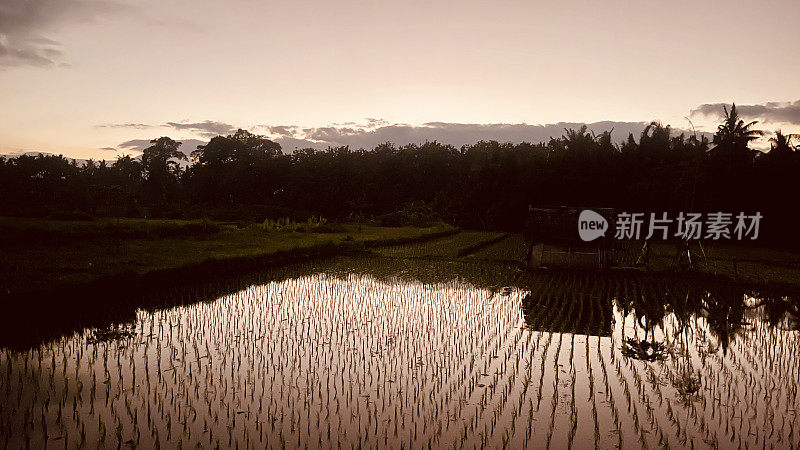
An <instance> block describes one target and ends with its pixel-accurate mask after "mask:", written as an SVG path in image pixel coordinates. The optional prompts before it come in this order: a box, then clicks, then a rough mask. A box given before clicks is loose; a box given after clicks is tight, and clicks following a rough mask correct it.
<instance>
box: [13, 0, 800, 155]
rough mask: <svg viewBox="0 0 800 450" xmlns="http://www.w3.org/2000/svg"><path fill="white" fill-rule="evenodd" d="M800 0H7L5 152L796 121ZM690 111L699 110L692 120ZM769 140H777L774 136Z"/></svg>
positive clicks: (462, 137)
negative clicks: (734, 110) (729, 108)
mask: <svg viewBox="0 0 800 450" xmlns="http://www.w3.org/2000/svg"><path fill="white" fill-rule="evenodd" d="M799 16H800V2H798V1H797V0H775V1H769V0H764V1H735V0H730V1H727V0H726V1H723V0H703V1H699V2H698V1H696V0H694V1H683V0H675V1H670V2H663V1H655V0H638V1H623V0H606V1H603V2H597V1H575V0H560V1H532V0H526V1H502V0H495V1H475V0H460V1H452V2H451V1H436V2H434V1H402V2H399V1H346V0H343V1H330V0H328V1H303V0H294V1H287V2H270V1H250V0H239V1H233V0H232V1H228V2H219V1H206V0H173V1H169V0H138V1H128V0H0V154H15V153H22V152H39V151H41V152H49V153H57V154H64V155H66V156H70V157H77V158H90V157H91V158H95V159H101V158H102V159H113V158H114V157H115V156H116V155H117V154H120V153H135V152H136V151H137V150H140V149H141V148H142V145H146V143H147V142H148V141H149V139H153V138H156V137H159V136H170V137H172V138H174V139H177V140H182V141H183V142H184V150H188V151H191V150H193V148H186V147H193V146H195V145H197V144H198V143H202V142H206V141H207V140H208V139H209V138H210V137H212V136H214V135H217V134H228V133H231V132H232V131H235V129H237V128H243V129H247V130H250V131H252V132H254V133H257V134H263V135H267V136H269V137H271V138H274V139H276V140H277V141H278V142H280V143H281V144H282V145H283V147H284V150H289V151H290V150H292V149H293V148H295V147H304V146H316V147H325V146H327V145H351V146H354V147H358V146H367V147H368V146H371V145H374V144H377V143H380V142H385V141H387V140H389V141H393V142H396V143H398V144H404V143H408V142H417V141H419V142H424V140H426V139H427V140H434V139H436V140H439V141H441V142H447V143H452V144H454V145H462V144H464V143H469V142H474V141H475V140H477V139H497V140H500V141H512V142H519V141H523V140H527V141H532V142H538V141H540V140H546V139H547V138H548V137H549V136H551V135H554V136H559V135H561V134H562V132H563V128H565V127H566V126H571V125H572V124H576V125H579V124H580V123H589V124H593V125H592V127H591V128H593V129H596V130H597V131H602V129H611V128H613V129H614V130H615V131H614V139H615V140H617V141H621V140H622V139H624V138H625V137H626V136H627V132H629V131H630V132H634V131H635V130H640V129H641V128H643V126H644V124H645V123H648V122H650V121H653V120H659V121H661V122H663V123H665V124H670V125H672V126H673V127H674V128H677V129H685V130H690V129H692V127H694V129H695V130H698V131H707V132H713V131H714V129H715V127H716V124H717V123H718V121H719V117H720V114H721V113H722V106H723V105H724V104H729V103H730V102H736V103H737V105H739V106H740V109H741V111H742V113H743V115H744V117H745V118H746V119H748V120H758V121H759V122H760V123H759V125H758V128H763V129H766V130H775V129H782V130H784V131H786V132H794V131H796V132H800V83H798V82H797V80H798V74H800V58H798V57H797V55H796V49H797V48H798V44H800V27H798V26H797V22H796V20H797V17H799ZM690 121H691V123H690ZM762 145H763V143H762Z"/></svg>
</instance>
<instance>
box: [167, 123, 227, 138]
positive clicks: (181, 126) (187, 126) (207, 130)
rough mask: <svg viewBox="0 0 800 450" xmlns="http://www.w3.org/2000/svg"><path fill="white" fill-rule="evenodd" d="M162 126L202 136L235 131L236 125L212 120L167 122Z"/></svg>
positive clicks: (223, 134) (219, 134) (220, 134)
mask: <svg viewBox="0 0 800 450" xmlns="http://www.w3.org/2000/svg"><path fill="white" fill-rule="evenodd" d="M164 126H165V127H170V128H174V129H176V130H179V131H189V132H192V133H195V134H199V135H200V136H203V137H214V136H225V135H229V134H233V133H234V132H236V127H234V126H233V125H231V124H228V123H224V122H216V121H212V120H205V121H203V122H194V123H185V122H167V123H166V124H165V125H164Z"/></svg>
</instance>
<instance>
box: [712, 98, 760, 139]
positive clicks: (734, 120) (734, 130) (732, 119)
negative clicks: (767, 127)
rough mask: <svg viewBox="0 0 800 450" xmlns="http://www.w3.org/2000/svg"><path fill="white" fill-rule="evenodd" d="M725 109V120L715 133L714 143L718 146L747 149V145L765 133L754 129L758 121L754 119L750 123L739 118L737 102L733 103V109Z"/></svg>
mask: <svg viewBox="0 0 800 450" xmlns="http://www.w3.org/2000/svg"><path fill="white" fill-rule="evenodd" d="M723 108H724V110H725V120H724V121H723V122H722V124H720V126H718V127H717V134H715V135H714V145H716V146H717V147H723V148H724V147H728V148H731V149H746V148H747V145H748V144H749V143H750V142H751V141H754V140H756V139H758V138H759V136H761V135H762V134H763V133H762V132H761V131H760V130H754V129H753V126H754V125H755V124H756V123H758V121H756V120H754V121H752V122H749V123H744V120H742V119H741V118H739V112H738V111H737V110H736V103H734V104H733V105H731V110H730V111H728V108H727V107H724V106H723Z"/></svg>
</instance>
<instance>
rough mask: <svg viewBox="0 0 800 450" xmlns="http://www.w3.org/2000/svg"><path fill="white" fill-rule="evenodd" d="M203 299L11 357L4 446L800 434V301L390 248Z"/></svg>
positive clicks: (636, 441)
mask: <svg viewBox="0 0 800 450" xmlns="http://www.w3.org/2000/svg"><path fill="white" fill-rule="evenodd" d="M175 295H179V294H175ZM196 300H198V299H193V298H192V296H191V295H189V296H188V298H187V299H186V301H182V302H179V304H177V305H176V306H172V307H164V308H147V309H139V310H137V311H136V314H135V318H132V319H131V320H129V321H127V322H125V323H122V324H118V325H113V326H111V327H108V328H104V329H99V330H98V329H95V328H84V329H77V330H74V331H73V332H72V333H68V334H66V335H64V336H63V337H61V338H58V339H54V340H48V341H46V342H42V343H39V344H37V345H34V346H32V347H30V348H26V349H22V350H20V349H14V350H11V349H8V348H4V349H2V350H0V408H2V409H0V444H2V445H5V446H9V447H25V446H31V447H44V446H45V445H48V446H56V447H69V448H72V447H76V446H88V447H95V446H97V444H98V443H99V444H100V445H101V446H105V447H118V446H139V447H145V448H149V447H153V446H158V445H161V446H170V447H173V446H174V447H190V446H191V447H196V446H201V447H216V446H219V447H237V446H238V447H253V448H263V447H284V446H285V447H336V448H340V447H345V448H352V447H358V446H359V445H361V446H366V447H377V446H388V447H392V448H401V447H405V448H421V447H428V446H430V447H447V448H454V447H456V448H475V447H487V446H488V447H502V446H504V445H507V446H512V447H514V448H525V447H532V448H544V447H550V448H565V447H570V446H572V447H575V448H586V447H594V446H598V447H603V448H607V447H611V446H622V447H625V448H628V447H630V448H641V447H642V446H643V445H644V446H647V447H657V446H670V447H675V446H682V447H683V446H691V445H694V446H697V447H712V446H719V447H734V446H742V447H744V446H758V447H764V446H766V447H770V446H775V447H791V446H792V445H794V446H798V444H799V443H800V435H798V433H800V429H798V428H800V419H799V418H798V417H797V411H796V404H798V403H800V402H798V399H797V385H798V382H799V381H800V358H798V356H800V355H798V348H799V347H800V345H798V339H799V338H800V337H799V336H798V331H796V330H797V325H798V322H797V318H798V315H797V313H798V307H797V302H796V299H795V298H792V297H787V296H781V295H774V294H770V295H766V294H761V293H756V292H752V291H747V290H744V289H741V288H735V287H731V286H724V285H719V284H718V283H717V284H713V285H712V284H709V285H705V284H703V283H702V282H698V281H696V280H692V281H687V280H683V279H669V278H659V279H653V278H650V277H645V276H637V277H629V276H617V277H614V278H610V277H608V276H605V277H601V276H598V275H577V274H555V275H553V274H549V275H536V276H532V275H529V274H525V273H523V272H521V271H518V270H516V269H514V268H512V267H505V266H502V265H490V264H483V263H463V264H461V263H459V264H449V263H445V262H438V263H419V262H414V263H409V262H401V261H393V260H385V259H380V258H375V259H370V260H357V261H354V260H344V261H343V260H337V261H335V262H331V263H329V264H323V265H319V264H317V265H316V267H314V268H309V267H303V268H302V270H295V271H290V272H287V275H285V276H278V277H272V279H270V280H269V281H264V282H259V283H256V284H253V285H250V286H247V287H242V288H241V289H238V290H235V291H233V292H229V293H226V294H224V295H220V296H219V297H217V298H214V299H212V300H210V301H196Z"/></svg>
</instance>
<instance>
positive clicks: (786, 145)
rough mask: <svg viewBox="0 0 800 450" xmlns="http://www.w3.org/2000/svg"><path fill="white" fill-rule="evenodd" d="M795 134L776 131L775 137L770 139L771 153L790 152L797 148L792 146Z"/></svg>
mask: <svg viewBox="0 0 800 450" xmlns="http://www.w3.org/2000/svg"><path fill="white" fill-rule="evenodd" d="M795 136H797V135H795V134H783V133H782V132H781V130H778V131H776V132H775V137H772V138H770V139H769V143H770V144H769V146H770V155H773V154H788V153H791V152H793V151H794V150H796V148H795V147H793V146H792V138H793V137H795Z"/></svg>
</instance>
